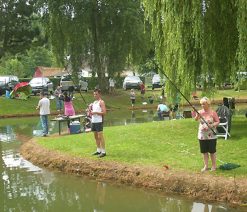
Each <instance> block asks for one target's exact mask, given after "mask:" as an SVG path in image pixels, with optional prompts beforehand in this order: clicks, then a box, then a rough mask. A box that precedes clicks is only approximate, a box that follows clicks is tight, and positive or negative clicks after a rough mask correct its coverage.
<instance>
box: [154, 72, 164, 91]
mask: <svg viewBox="0 0 247 212" xmlns="http://www.w3.org/2000/svg"><path fill="white" fill-rule="evenodd" d="M163 85H165V79H164V78H163V79H162V78H161V77H160V75H159V74H155V75H154V76H153V78H152V89H153V90H154V89H155V88H161V87H162V86H163Z"/></svg>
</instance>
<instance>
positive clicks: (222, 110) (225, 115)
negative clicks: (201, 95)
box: [216, 104, 232, 132]
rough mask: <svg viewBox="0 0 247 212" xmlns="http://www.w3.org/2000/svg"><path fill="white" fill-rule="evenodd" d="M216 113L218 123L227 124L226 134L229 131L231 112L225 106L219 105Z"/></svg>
mask: <svg viewBox="0 0 247 212" xmlns="http://www.w3.org/2000/svg"><path fill="white" fill-rule="evenodd" d="M216 113H217V114H218V116H219V119H220V123H224V122H228V132H230V130H231V116H232V114H231V111H230V109H229V108H228V107H227V105H225V104H219V107H218V108H217V110H216Z"/></svg>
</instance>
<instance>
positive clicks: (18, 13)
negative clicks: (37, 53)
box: [0, 0, 39, 58]
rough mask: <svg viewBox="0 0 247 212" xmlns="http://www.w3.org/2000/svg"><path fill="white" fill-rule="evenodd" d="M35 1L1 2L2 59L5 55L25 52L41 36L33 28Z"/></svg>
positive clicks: (4, 0) (0, 52)
mask: <svg viewBox="0 0 247 212" xmlns="http://www.w3.org/2000/svg"><path fill="white" fill-rule="evenodd" d="M35 2H36V1H35V0H28V1H26V0H1V5H0V17H1V18H0V26H1V28H0V58H2V57H3V56H4V55H5V54H16V53H21V52H25V50H26V49H29V48H30V47H31V45H32V43H33V39H34V38H35V37H36V36H38V35H39V29H38V28H37V27H33V25H32V22H33V20H34V16H33V13H34V12H35V4H34V3H35Z"/></svg>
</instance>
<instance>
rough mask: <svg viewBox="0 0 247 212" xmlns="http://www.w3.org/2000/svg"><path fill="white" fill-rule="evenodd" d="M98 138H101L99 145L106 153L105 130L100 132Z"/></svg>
mask: <svg viewBox="0 0 247 212" xmlns="http://www.w3.org/2000/svg"><path fill="white" fill-rule="evenodd" d="M98 140H99V145H100V148H101V151H102V152H103V153H105V139H104V136H103V131H101V132H98Z"/></svg>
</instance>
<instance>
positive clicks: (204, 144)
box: [199, 139, 217, 154]
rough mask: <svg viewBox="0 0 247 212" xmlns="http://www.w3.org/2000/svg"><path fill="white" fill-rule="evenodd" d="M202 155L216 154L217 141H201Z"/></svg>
mask: <svg viewBox="0 0 247 212" xmlns="http://www.w3.org/2000/svg"><path fill="white" fill-rule="evenodd" d="M199 142H200V150H201V153H207V152H209V153H212V154H213V153H215V152H216V143H217V142H216V139H211V140H199Z"/></svg>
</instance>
